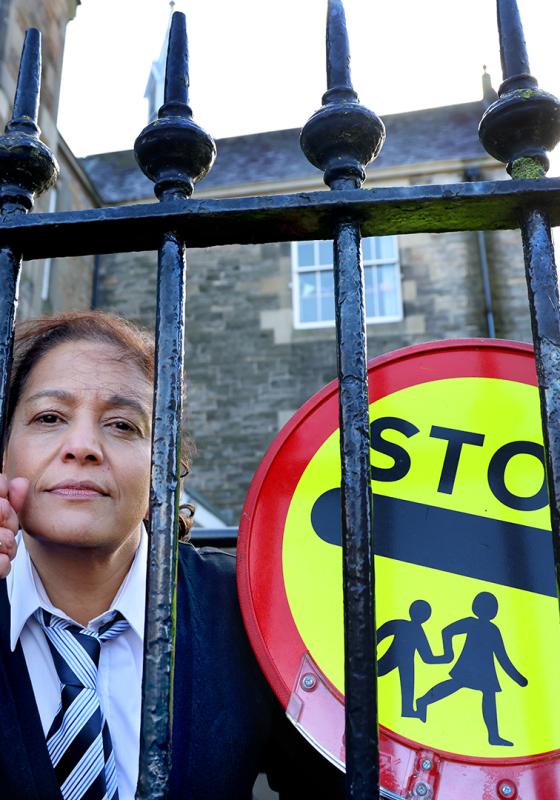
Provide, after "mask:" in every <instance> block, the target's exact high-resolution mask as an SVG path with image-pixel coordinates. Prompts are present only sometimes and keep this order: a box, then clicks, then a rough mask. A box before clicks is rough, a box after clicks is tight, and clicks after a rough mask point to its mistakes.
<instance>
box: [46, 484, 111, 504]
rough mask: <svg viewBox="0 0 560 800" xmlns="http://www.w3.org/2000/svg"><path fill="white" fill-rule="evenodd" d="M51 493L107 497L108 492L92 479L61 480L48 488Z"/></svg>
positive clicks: (84, 497)
mask: <svg viewBox="0 0 560 800" xmlns="http://www.w3.org/2000/svg"><path fill="white" fill-rule="evenodd" d="M48 492H49V494H56V495H58V496H59V497H67V498H76V499H84V500H87V499H90V498H96V497H107V495H108V493H107V492H106V491H104V489H103V488H102V487H101V486H98V485H97V484H96V483H92V482H91V481H76V482H73V481H72V482H70V481H68V482H61V483H57V484H56V486H53V487H51V488H50V489H48Z"/></svg>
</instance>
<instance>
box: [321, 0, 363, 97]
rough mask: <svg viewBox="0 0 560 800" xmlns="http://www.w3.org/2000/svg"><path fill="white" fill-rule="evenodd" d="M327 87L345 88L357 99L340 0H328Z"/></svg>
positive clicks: (331, 88)
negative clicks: (353, 85) (351, 74)
mask: <svg viewBox="0 0 560 800" xmlns="http://www.w3.org/2000/svg"><path fill="white" fill-rule="evenodd" d="M327 88H328V90H333V89H337V90H340V89H347V90H349V93H351V94H352V95H353V99H356V100H357V96H356V93H355V92H354V89H353V87H352V78H351V76H350V44H349V42H348V31H347V28H346V14H345V13H344V6H343V5H342V2H341V0H329V6H328V11H327Z"/></svg>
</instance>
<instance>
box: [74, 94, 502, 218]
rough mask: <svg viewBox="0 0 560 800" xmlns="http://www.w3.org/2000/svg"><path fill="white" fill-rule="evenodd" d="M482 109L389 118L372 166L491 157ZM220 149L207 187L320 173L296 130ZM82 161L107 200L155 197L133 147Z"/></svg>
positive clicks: (227, 142)
mask: <svg viewBox="0 0 560 800" xmlns="http://www.w3.org/2000/svg"><path fill="white" fill-rule="evenodd" d="M482 112H483V106H482V102H473V103H462V104H460V105H453V106H441V107H439V108H430V109H422V110H420V111H409V112H405V113H402V114H390V115H387V116H385V117H384V118H383V121H384V123H385V127H386V129H387V140H386V142H385V144H384V146H383V149H382V150H381V153H380V155H379V156H378V158H377V159H376V161H375V162H374V164H373V165H371V166H370V167H369V170H370V171H371V173H373V174H374V173H375V170H376V169H382V168H387V167H395V166H399V165H406V164H419V163H422V162H424V161H427V162H433V161H448V160H454V159H473V158H474V159H477V158H484V157H487V155H486V153H485V151H484V150H483V149H482V147H481V145H480V143H479V141H478V133H477V130H478V123H479V121H480V118H481V116H482ZM217 147H218V156H217V158H216V162H215V164H214V166H213V167H212V170H211V172H210V173H209V174H208V176H207V177H206V178H204V182H203V183H202V184H201V186H203V187H204V189H205V190H207V191H209V190H212V189H226V188H234V187H241V186H243V185H244V184H252V183H259V182H269V181H279V180H289V179H292V178H293V179H297V178H307V177H310V178H313V177H314V176H316V177H318V178H319V176H320V173H319V171H318V170H317V169H315V167H313V166H312V165H311V164H310V163H309V162H308V161H307V159H306V158H305V156H304V155H303V153H302V151H301V149H300V147H299V129H297V128H293V129H289V130H282V131H271V132H267V133H255V134H250V135H247V136H234V137H231V138H228V139H219V140H218V141H217ZM80 163H81V165H82V167H83V168H84V170H85V171H86V173H87V174H88V176H89V178H90V180H91V181H92V182H93V184H94V185H95V187H96V189H97V191H98V192H99V194H100V195H101V197H102V198H103V202H104V203H127V202H134V201H138V200H142V199H146V198H152V197H153V189H152V183H151V182H150V181H149V180H148V179H147V178H146V177H145V176H144V175H143V173H142V172H141V171H140V168H139V167H138V165H137V164H136V161H135V159H134V153H133V151H132V150H123V151H120V152H116V153H100V154H98V155H91V156H87V157H86V158H82V159H80ZM319 179H320V178H319Z"/></svg>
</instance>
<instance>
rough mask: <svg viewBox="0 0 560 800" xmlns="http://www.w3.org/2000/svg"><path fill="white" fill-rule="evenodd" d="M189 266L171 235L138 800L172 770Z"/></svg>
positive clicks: (162, 312) (159, 370)
mask: <svg viewBox="0 0 560 800" xmlns="http://www.w3.org/2000/svg"><path fill="white" fill-rule="evenodd" d="M185 273H186V260H185V248H184V244H183V242H182V241H181V240H180V239H178V238H177V237H176V236H175V235H174V234H172V233H169V234H166V235H165V236H164V239H163V242H162V244H161V247H160V249H159V253H158V279H157V284H158V288H157V312H156V379H155V385H154V411H153V435H152V475H151V493H150V525H149V538H150V549H149V558H148V580H147V587H146V598H147V602H146V625H145V637H144V671H143V680H142V724H141V733H140V771H139V780H138V789H137V793H136V797H137V798H139V800H140V799H141V800H148V798H150V800H160V799H161V800H163V798H166V797H167V794H168V784H169V775H170V771H171V724H172V714H171V703H172V692H173V653H174V647H175V621H174V615H175V596H174V582H175V576H176V569H177V567H176V562H177V531H178V525H179V501H178V496H179V488H180V486H179V469H180V449H181V447H180V445H181V410H182V394H183V357H184V327H185V302H184V295H185V277H186V276H185Z"/></svg>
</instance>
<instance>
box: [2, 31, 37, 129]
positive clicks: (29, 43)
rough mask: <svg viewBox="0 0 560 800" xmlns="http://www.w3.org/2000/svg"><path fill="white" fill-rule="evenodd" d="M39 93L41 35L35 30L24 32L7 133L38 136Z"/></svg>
mask: <svg viewBox="0 0 560 800" xmlns="http://www.w3.org/2000/svg"><path fill="white" fill-rule="evenodd" d="M40 92H41V34H40V33H39V31H38V30H37V28H29V30H27V31H26V32H25V39H24V41H23V50H22V53H21V61H20V63H19V74H18V80H17V87H16V94H15V98H14V109H13V112H12V119H11V120H10V122H9V123H8V125H7V128H6V130H8V131H16V130H17V131H26V132H27V133H31V134H35V135H37V136H38V135H39V128H38V126H37V121H38V118H39V95H40Z"/></svg>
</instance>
